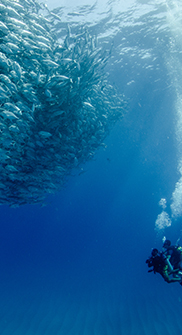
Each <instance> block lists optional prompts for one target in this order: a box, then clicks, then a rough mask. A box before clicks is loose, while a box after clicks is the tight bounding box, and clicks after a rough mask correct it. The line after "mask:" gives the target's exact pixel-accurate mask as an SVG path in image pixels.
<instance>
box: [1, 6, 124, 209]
mask: <svg viewBox="0 0 182 335" xmlns="http://www.w3.org/2000/svg"><path fill="white" fill-rule="evenodd" d="M59 21H60V22H61V17H60V16H58V15H56V14H55V13H54V11H52V12H51V11H50V10H49V9H48V8H47V7H46V6H45V5H40V4H39V3H38V2H37V1H35V0H19V1H18V0H13V1H12V0H11V1H9V0H1V2H0V203H1V204H8V205H10V206H12V207H15V206H19V205H22V204H27V203H28V204H30V203H37V202H42V201H43V199H44V197H45V195H46V194H48V193H54V192H56V191H57V190H59V189H60V188H61V186H62V185H63V184H64V182H65V178H66V176H68V175H69V174H70V172H71V171H72V169H73V168H77V167H79V166H80V164H81V163H84V162H85V161H87V160H89V159H91V158H92V157H93V155H94V153H95V151H96V149H97V148H98V147H99V146H100V145H102V143H103V140H104V139H105V137H106V136H107V134H108V132H109V130H110V129H111V127H112V126H113V124H114V123H115V122H116V121H117V120H118V118H120V117H121V116H122V113H123V106H124V104H123V100H122V98H121V97H119V96H118V95H117V93H116V92H115V90H114V88H113V87H112V86H111V85H110V84H109V82H108V79H107V75H106V74H105V72H104V67H105V64H106V62H107V58H108V57H109V55H110V51H103V50H102V48H99V46H98V42H97V39H96V37H95V36H91V35H90V34H89V32H88V29H86V28H85V27H82V28H80V29H79V30H78V31H77V33H76V34H75V33H74V34H72V32H71V29H70V27H68V28H67V32H66V35H65V38H64V41H62V43H60V39H59V36H58V34H56V25H57V23H58V22H59Z"/></svg>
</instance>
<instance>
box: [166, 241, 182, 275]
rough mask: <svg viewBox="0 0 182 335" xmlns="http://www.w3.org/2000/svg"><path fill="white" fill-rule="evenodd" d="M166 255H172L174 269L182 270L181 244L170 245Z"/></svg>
mask: <svg viewBox="0 0 182 335" xmlns="http://www.w3.org/2000/svg"><path fill="white" fill-rule="evenodd" d="M164 254H165V255H168V256H170V263H171V264H172V266H173V268H174V269H180V270H182V247H181V246H173V245H171V246H169V247H168V248H166V251H165V252H164Z"/></svg>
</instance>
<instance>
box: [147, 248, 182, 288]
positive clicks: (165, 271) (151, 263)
mask: <svg viewBox="0 0 182 335" xmlns="http://www.w3.org/2000/svg"><path fill="white" fill-rule="evenodd" d="M146 263H147V264H148V267H149V268H151V267H153V269H151V270H149V271H148V272H152V271H154V273H155V274H156V273H159V274H160V275H161V276H162V277H163V278H164V280H165V281H166V282H167V283H174V282H180V284H181V285H182V278H181V277H179V276H178V270H173V266H172V265H171V263H170V261H169V259H168V257H167V256H166V255H165V254H164V253H163V252H159V251H158V250H157V249H156V248H154V249H153V250H152V253H151V257H149V258H148V259H147V260H146ZM174 273H175V276H173V277H172V278H171V277H170V275H171V274H172V275H173V274H174Z"/></svg>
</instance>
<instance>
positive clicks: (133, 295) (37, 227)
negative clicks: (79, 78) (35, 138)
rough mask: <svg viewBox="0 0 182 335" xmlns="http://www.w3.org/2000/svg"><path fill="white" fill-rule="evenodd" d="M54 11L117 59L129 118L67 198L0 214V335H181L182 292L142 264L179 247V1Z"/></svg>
mask: <svg viewBox="0 0 182 335" xmlns="http://www.w3.org/2000/svg"><path fill="white" fill-rule="evenodd" d="M3 3H4V2H3ZM47 5H48V8H50V10H53V9H55V8H57V7H60V6H61V8H59V10H54V13H55V14H56V15H60V17H61V20H62V21H61V22H62V23H61V24H62V26H60V25H59V22H58V23H57V24H58V25H57V29H59V31H60V38H61V29H67V28H65V27H67V25H68V23H69V27H70V30H71V33H72V32H73V31H74V30H77V29H80V28H79V27H80V26H83V27H87V30H88V33H89V34H90V36H92V35H93V36H95V35H96V36H97V39H98V45H99V47H104V46H105V45H106V49H107V50H111V52H110V57H109V59H108V61H107V65H106V67H105V69H104V71H105V73H107V78H108V79H107V80H108V82H109V84H110V85H111V86H112V87H114V88H115V90H116V92H117V94H118V95H119V96H124V101H125V111H124V113H123V117H122V118H121V120H118V122H116V123H115V124H114V125H113V126H112V130H110V133H109V134H108V135H107V137H106V138H105V139H104V143H105V145H102V146H101V147H99V148H98V150H96V151H95V155H94V157H93V159H91V160H89V161H86V162H84V163H83V162H82V163H81V164H80V165H79V166H77V167H74V168H73V169H72V170H71V172H70V175H69V176H68V177H67V181H66V183H64V185H63V187H62V188H61V189H60V190H59V191H57V192H55V194H50V195H47V196H46V199H45V200H43V201H42V203H40V204H36V205H35V204H34V205H31V204H25V205H23V206H20V207H18V208H11V207H8V206H7V205H4V204H3V205H2V206H1V207H0V217H1V224H0V255H1V257H0V269H1V271H0V296H1V299H0V334H2V335H33V334H34V335H122V334H123V335H154V334H157V335H163V334H165V335H171V334H173V335H178V334H181V332H182V325H181V319H182V287H181V286H180V285H179V284H178V283H174V284H170V285H169V284H167V283H165V282H164V280H163V279H162V277H160V275H159V274H156V275H154V274H153V273H148V272H147V270H148V268H147V266H146V264H145V261H146V259H147V258H148V257H149V256H150V252H151V249H152V248H153V247H156V248H158V249H159V250H160V249H161V248H162V238H163V237H167V238H168V239H170V240H171V241H172V243H173V244H175V243H176V242H177V240H178V242H179V243H181V244H182V240H180V238H181V229H182V225H181V214H182V190H181V189H182V186H181V184H182V182H181V159H182V147H181V135H182V134H181V132H182V128H181V127H182V126H181V124H182V123H181V118H182V112H181V111H182V89H181V87H182V85H181V84H182V82H181V80H182V79H181V78H182V76H181V72H182V71H181V68H182V42H181V41H182V21H181V15H182V5H181V2H180V1H178V0H174V1H172V0H171V1H170V0H169V1H168V0H166V1H162V0H161V1H155V2H154V1H147V0H146V1H132V2H128V5H126V1H109V2H106V1H104V0H102V1H98V2H96V3H94V2H92V1H91V0H88V1H87V2H84V1H80V2H79V1H78V2H77V6H75V4H74V3H73V4H71V2H70V7H68V6H67V3H66V1H64V2H63V1H62V2H60V1H59V2H57V0H54V1H47ZM64 34H65V31H64ZM34 186H35V185H34ZM37 187H38V189H41V185H40V184H38V186H37ZM161 199H165V200H163V202H160V200H161ZM159 202H160V204H159ZM11 203H12V199H11ZM45 204H46V206H45ZM161 204H163V206H162V205H161ZM161 213H163V215H161Z"/></svg>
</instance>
